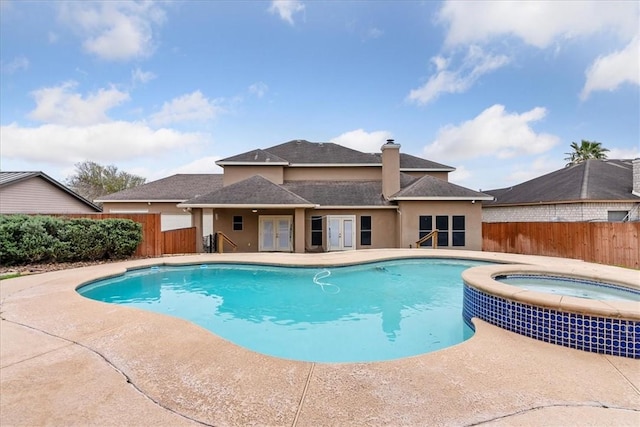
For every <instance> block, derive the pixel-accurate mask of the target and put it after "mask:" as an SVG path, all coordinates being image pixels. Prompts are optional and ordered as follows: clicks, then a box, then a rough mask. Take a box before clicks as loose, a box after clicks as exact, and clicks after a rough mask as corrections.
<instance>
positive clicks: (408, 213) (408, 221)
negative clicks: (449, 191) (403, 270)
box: [399, 201, 482, 251]
mask: <svg viewBox="0 0 640 427" xmlns="http://www.w3.org/2000/svg"><path fill="white" fill-rule="evenodd" d="M399 207H400V209H401V211H402V214H401V215H400V217H401V220H400V222H401V223H400V247H401V248H408V247H414V248H415V246H416V245H415V243H416V241H417V240H418V238H419V231H420V216H422V215H425V216H426V215H431V216H433V217H434V219H435V217H436V216H438V215H443V216H448V217H449V231H448V233H449V237H450V238H449V246H447V247H446V249H465V250H473V251H479V250H482V205H481V203H471V201H450V202H449V201H443V202H431V201H402V202H400V203H399ZM453 215H460V216H464V217H465V230H464V231H465V245H464V246H452V238H451V233H452V223H451V216H453ZM433 228H435V224H434V227H433ZM439 247H441V246H439ZM441 248H443V249H444V248H445V247H441Z"/></svg>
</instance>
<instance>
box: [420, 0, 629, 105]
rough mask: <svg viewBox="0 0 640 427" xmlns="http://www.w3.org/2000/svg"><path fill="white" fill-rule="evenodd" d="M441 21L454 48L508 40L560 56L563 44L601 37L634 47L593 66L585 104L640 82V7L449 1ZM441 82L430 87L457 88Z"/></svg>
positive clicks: (598, 3)
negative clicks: (595, 96)
mask: <svg viewBox="0 0 640 427" xmlns="http://www.w3.org/2000/svg"><path fill="white" fill-rule="evenodd" d="M437 19H438V20H439V21H440V22H442V23H444V24H445V25H446V26H447V33H446V36H445V46H446V47H448V48H454V47H456V46H464V45H467V44H470V43H476V44H486V43H490V42H492V41H496V40H498V39H501V40H504V37H505V36H513V37H514V38H517V39H520V40H522V42H524V43H525V44H527V45H530V46H534V47H537V48H540V49H546V48H548V47H551V46H555V50H556V52H558V51H559V50H560V44H562V43H563V42H566V41H568V40H575V39H579V38H582V39H586V38H588V37H593V36H595V35H601V36H602V35H604V36H605V37H606V36H609V35H611V34H613V35H614V36H616V37H617V38H618V40H619V41H621V42H622V43H625V44H627V43H629V41H631V43H630V44H629V45H627V47H626V48H625V49H623V50H622V51H618V52H614V53H610V54H606V55H603V56H601V57H599V58H598V59H597V60H596V61H595V62H594V63H593V64H592V65H591V67H590V68H589V70H587V72H586V77H587V80H586V82H585V85H584V88H583V90H582V93H581V95H580V96H581V98H582V99H586V98H587V97H588V96H589V94H590V93H591V92H593V91H595V90H614V89H616V88H618V87H619V86H620V85H621V84H622V83H624V82H631V83H635V84H637V83H638V80H639V79H640V77H639V75H640V72H639V71H638V61H639V60H638V38H639V36H638V22H639V19H640V2H637V1H615V2H614V1H474V2H460V1H446V2H445V3H444V4H443V6H442V8H441V9H440V11H439V13H438V17H437ZM632 39H633V40H632ZM586 42H587V43H590V42H591V41H590V40H586ZM494 46H495V45H494ZM436 77H440V80H441V81H434V82H433V83H431V82H430V83H431V84H432V86H443V87H452V88H453V89H455V88H456V86H455V85H454V84H451V83H450V82H449V81H448V79H447V78H446V77H447V75H444V76H436ZM432 79H433V78H432ZM454 82H455V80H454ZM471 83H473V82H471ZM427 89H429V88H424V90H425V91H426V92H427ZM432 91H433V89H432ZM427 94H428V92H427ZM425 96H427V95H425Z"/></svg>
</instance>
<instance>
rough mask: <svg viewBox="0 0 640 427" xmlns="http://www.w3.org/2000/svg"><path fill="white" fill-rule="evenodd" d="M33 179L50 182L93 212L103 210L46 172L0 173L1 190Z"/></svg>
mask: <svg viewBox="0 0 640 427" xmlns="http://www.w3.org/2000/svg"><path fill="white" fill-rule="evenodd" d="M33 178H40V179H43V180H45V181H46V182H48V183H49V184H51V185H53V186H54V187H56V188H58V189H59V190H61V191H63V192H64V193H66V194H68V195H70V196H71V197H74V198H75V199H77V200H79V201H80V202H82V203H83V204H85V205H87V206H88V207H89V208H91V209H92V210H94V211H96V212H101V211H102V209H101V208H100V206H98V205H96V204H94V203H93V202H91V201H90V200H88V199H85V198H84V197H82V196H81V195H79V194H78V193H76V192H75V191H73V190H72V189H70V188H69V187H67V186H66V185H63V184H61V183H60V182H58V181H56V180H55V179H53V178H51V177H50V176H49V175H47V174H46V173H44V172H40V171H37V172H34V171H32V172H20V171H19V172H0V188H6V187H9V186H10V185H13V184H16V183H18V182H21V181H25V180H29V179H33Z"/></svg>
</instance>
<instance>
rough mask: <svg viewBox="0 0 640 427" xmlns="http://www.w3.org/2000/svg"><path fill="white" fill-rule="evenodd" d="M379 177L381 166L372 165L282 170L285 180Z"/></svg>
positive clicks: (342, 179) (351, 179)
mask: <svg viewBox="0 0 640 427" xmlns="http://www.w3.org/2000/svg"><path fill="white" fill-rule="evenodd" d="M380 179H382V168H381V167H372V166H363V167H352V168H335V167H313V168H311V167H309V168H286V169H285V170H284V180H285V181H374V180H380Z"/></svg>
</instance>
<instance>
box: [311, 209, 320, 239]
mask: <svg viewBox="0 0 640 427" xmlns="http://www.w3.org/2000/svg"><path fill="white" fill-rule="evenodd" d="M311 245H313V246H322V217H321V216H312V217H311Z"/></svg>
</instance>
